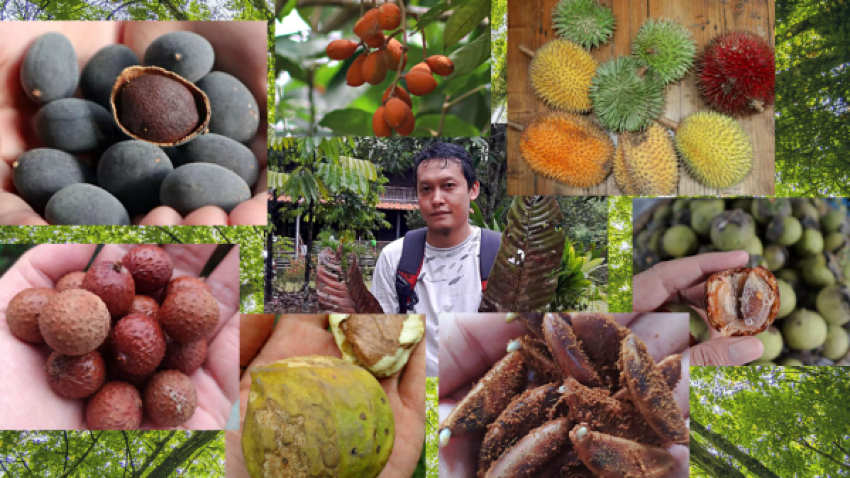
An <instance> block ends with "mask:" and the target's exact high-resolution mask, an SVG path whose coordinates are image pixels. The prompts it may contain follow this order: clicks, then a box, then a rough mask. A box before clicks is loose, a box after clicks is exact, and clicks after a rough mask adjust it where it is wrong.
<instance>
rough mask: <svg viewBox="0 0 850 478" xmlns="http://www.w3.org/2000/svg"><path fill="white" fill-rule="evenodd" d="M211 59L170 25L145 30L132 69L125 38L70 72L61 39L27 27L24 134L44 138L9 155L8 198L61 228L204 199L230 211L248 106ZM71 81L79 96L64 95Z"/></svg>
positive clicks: (253, 172) (246, 135)
mask: <svg viewBox="0 0 850 478" xmlns="http://www.w3.org/2000/svg"><path fill="white" fill-rule="evenodd" d="M214 62H215V52H214V51H213V47H212V45H211V44H210V43H209V42H208V41H207V40H206V39H205V38H203V37H202V36H200V35H197V34H195V33H191V32H185V31H181V32H170V33H166V34H164V35H162V36H160V37H158V38H156V39H155V40H154V41H153V42H152V43H151V44H150V45H149V46H148V48H147V50H146V51H145V54H144V65H145V66H144V67H143V66H139V64H140V62H139V57H138V56H137V55H136V53H135V52H133V51H132V50H131V49H130V48H128V47H127V46H125V45H109V46H106V47H104V48H102V49H100V50H99V51H98V52H96V53H95V54H94V55H93V56H92V57H91V59H90V60H89V61H88V62H87V63H86V65H85V67H84V68H83V69H82V72H80V70H79V66H78V64H77V54H76V51H75V50H74V46H73V45H72V44H71V42H70V40H68V38H67V37H65V36H64V35H63V34H61V33H58V32H48V33H45V34H43V35H41V36H39V37H38V38H37V39H36V40H35V41H34V43H33V44H32V45H31V46H30V48H29V49H28V50H27V53H26V55H25V57H24V60H23V64H22V67H21V85H22V86H23V90H24V91H25V92H26V94H27V95H28V96H29V98H30V99H31V100H32V101H34V102H36V103H38V104H39V105H43V106H41V108H40V109H39V110H38V112H37V113H36V115H35V135H36V137H37V138H38V140H39V141H40V142H41V143H42V144H43V145H44V146H46V147H45V148H37V149H32V150H30V151H26V152H24V153H23V154H21V155H20V156H19V157H18V158H17V160H16V161H15V163H14V164H13V169H14V171H13V175H12V179H13V182H14V185H15V188H16V190H17V191H18V193H19V194H20V196H21V197H22V198H23V199H24V200H25V201H26V202H27V203H28V204H30V206H32V208H33V209H34V210H35V211H36V212H38V213H39V214H43V215H44V216H45V218H46V219H47V221H48V222H50V223H51V224H64V225H74V224H88V225H128V224H129V223H130V217H131V216H134V215H139V214H146V213H147V212H149V211H150V210H152V209H153V208H155V207H157V206H159V205H161V204H163V205H166V206H170V207H172V208H174V209H176V210H177V211H178V212H179V213H180V214H181V215H183V216H185V215H187V214H189V213H191V212H192V211H194V210H196V209H198V208H200V207H203V206H206V205H213V206H218V207H221V208H222V209H224V210H225V211H227V212H230V211H231V210H232V209H233V208H235V207H236V206H237V205H238V204H239V203H241V202H243V201H245V200H248V199H250V198H251V190H250V187H251V186H253V185H254V184H255V183H256V182H257V178H258V176H259V167H258V162H257V158H256V156H255V155H254V153H253V152H252V151H251V150H250V149H249V148H248V147H247V146H245V144H244V143H248V142H249V141H251V140H252V139H254V137H255V136H256V134H257V130H258V126H259V120H260V113H259V107H258V105H257V101H256V99H255V98H254V96H253V95H252V94H251V92H250V91H249V90H248V88H247V87H246V86H245V85H244V84H243V83H241V82H240V81H239V80H237V79H236V78H234V77H233V76H231V75H228V74H227V73H223V72H218V71H211V70H212V67H213V64H214ZM78 85H79V87H80V90H81V92H82V96H83V98H85V99H80V98H74V97H72V96H73V95H74V92H75V91H76V89H77V86H78ZM163 148H164V149H163ZM78 154H86V155H87V156H88V157H86V159H82V158H79V157H77V156H75V155H78Z"/></svg>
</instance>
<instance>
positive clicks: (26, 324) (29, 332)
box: [6, 287, 57, 344]
mask: <svg viewBox="0 0 850 478" xmlns="http://www.w3.org/2000/svg"><path fill="white" fill-rule="evenodd" d="M56 294H57V292H56V291H55V290H53V289H45V288H39V287H33V288H30V289H24V290H22V291H20V292H18V293H17V294H15V296H14V297H12V300H10V301H9V305H8V306H7V307H6V324H7V325H8V326H9V330H10V331H11V332H12V334H13V335H14V336H15V337H17V338H19V339H21V340H23V341H24V342H29V343H31V344H43V343H44V337H42V335H41V331H40V330H39V328H38V322H39V318H40V317H41V313H42V309H43V308H44V305H45V304H47V302H48V301H49V300H50V299H51V298H53V297H54V296H55V295H56Z"/></svg>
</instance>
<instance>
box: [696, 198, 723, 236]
mask: <svg viewBox="0 0 850 478" xmlns="http://www.w3.org/2000/svg"><path fill="white" fill-rule="evenodd" d="M720 212H722V211H720ZM720 212H718V211H716V210H715V209H714V208H713V207H712V206H711V205H710V204H704V205H702V206H697V207H696V208H694V209H693V210H691V228H693V230H694V231H696V233H697V234H699V235H701V236H705V235H708V233H709V231H711V221H713V220H714V218H715V217H716V216H717V215H718V214H720Z"/></svg>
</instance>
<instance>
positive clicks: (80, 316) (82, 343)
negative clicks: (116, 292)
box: [38, 289, 112, 356]
mask: <svg viewBox="0 0 850 478" xmlns="http://www.w3.org/2000/svg"><path fill="white" fill-rule="evenodd" d="M111 325H112V321H111V320H110V318H109V311H108V310H107V308H106V305H105V304H104V303H103V301H102V300H100V297H98V296H96V295H94V294H92V293H91V292H89V291H87V290H83V289H68V290H63V291H62V292H58V293H56V295H54V296H53V297H52V298H50V300H48V301H47V303H46V304H44V308H43V309H42V311H41V317H39V319H38V328H39V330H40V331H41V335H42V336H44V341H45V342H46V343H47V345H49V346H50V348H52V349H53V350H55V351H56V352H60V353H63V354H65V355H74V356H76V355H83V354H86V353H89V352H91V351H92V350H94V349H96V348H97V347H98V346H99V345H100V344H101V343H103V341H104V340H105V339H106V336H107V335H109V327H110V326H111Z"/></svg>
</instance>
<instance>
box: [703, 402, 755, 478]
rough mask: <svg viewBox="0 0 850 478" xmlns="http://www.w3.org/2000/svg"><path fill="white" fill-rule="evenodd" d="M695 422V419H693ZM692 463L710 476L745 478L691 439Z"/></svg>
mask: <svg viewBox="0 0 850 478" xmlns="http://www.w3.org/2000/svg"><path fill="white" fill-rule="evenodd" d="M691 422H693V417H692V418H691ZM691 463H695V464H696V465H697V466H698V467H699V468H702V471H704V472H705V474H706V475H708V476H716V477H722V478H744V474H743V473H741V472H740V471H739V470H737V469H735V468H734V467H732V466H729V465H728V464H726V463H725V462H724V461H723V460H722V459H720V458H719V457H717V456H715V455H712V454H711V452H709V451H708V450H707V449H706V448H705V447H704V446H702V444H701V443H700V442H699V441H697V440H694V437H693V436H692V437H691Z"/></svg>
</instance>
